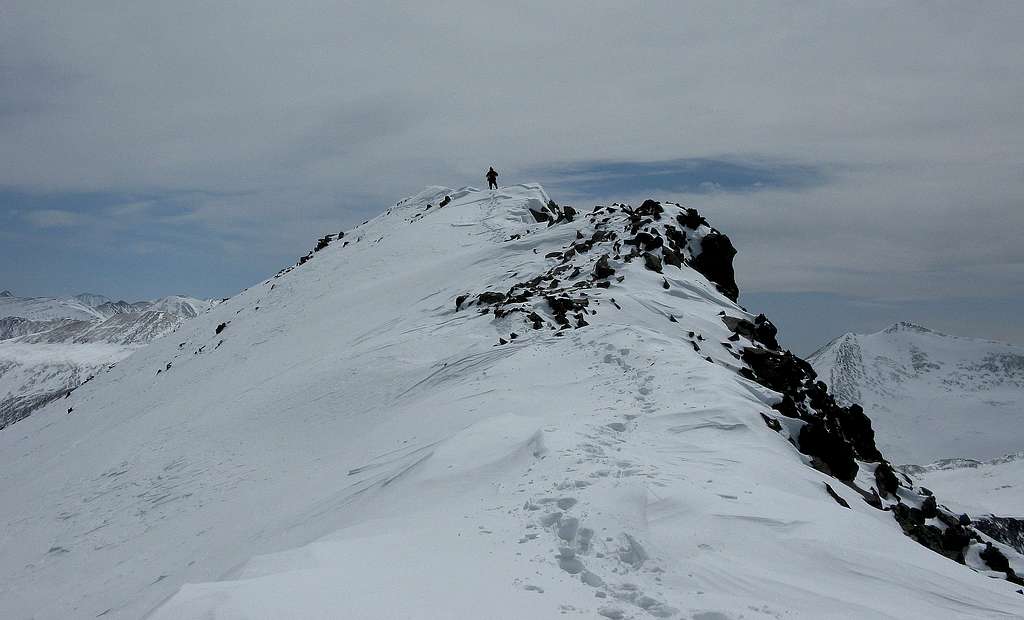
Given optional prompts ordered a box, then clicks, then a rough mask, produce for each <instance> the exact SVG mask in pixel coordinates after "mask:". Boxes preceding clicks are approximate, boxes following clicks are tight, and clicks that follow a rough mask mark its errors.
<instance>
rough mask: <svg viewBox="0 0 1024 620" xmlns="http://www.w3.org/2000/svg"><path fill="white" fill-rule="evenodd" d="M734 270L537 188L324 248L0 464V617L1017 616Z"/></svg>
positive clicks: (384, 219)
mask: <svg viewBox="0 0 1024 620" xmlns="http://www.w3.org/2000/svg"><path fill="white" fill-rule="evenodd" d="M442 204H443V206H442ZM732 252H734V250H732V246H731V244H729V243H728V239H727V238H726V237H725V236H724V235H722V234H721V233H719V232H718V231H715V230H714V229H713V228H712V227H711V226H710V225H708V223H707V222H706V221H704V220H703V218H701V217H700V215H699V214H697V213H696V212H695V211H692V210H688V209H685V208H683V207H680V206H678V205H674V204H671V203H656V202H653V201H652V202H650V203H644V204H642V205H640V206H637V207H628V206H624V205H610V206H604V207H599V208H596V209H587V210H582V209H580V210H576V209H569V208H566V207H559V206H557V205H553V204H550V202H549V198H548V196H547V195H546V194H545V193H544V191H543V190H542V189H541V188H540V187H539V186H535V185H526V186H514V187H507V188H502V189H501V190H498V191H495V192H482V191H477V190H474V189H472V188H464V189H462V190H457V191H453V190H447V189H445V188H430V189H428V190H427V191H425V192H423V193H421V194H420V195H418V196H415V197H412V198H410V199H406V200H403V201H401V202H400V203H398V204H397V205H396V206H395V207H393V208H392V209H390V210H389V211H388V212H386V213H385V214H383V215H381V216H379V217H377V218H375V219H373V220H371V221H369V222H367V223H366V224H364V225H361V226H359V227H357V228H355V229H354V230H349V231H344V233H343V234H341V233H332V234H329V235H325V236H324V237H322V238H321V239H320V240H319V241H318V242H317V244H316V247H315V249H314V251H312V252H311V253H310V254H309V255H307V256H306V257H304V258H303V259H302V260H301V261H300V263H301V264H300V265H297V266H294V267H290V268H288V269H285V270H283V271H282V272H281V273H280V274H278V275H277V276H275V277H273V278H270V279H268V280H266V281H264V282H261V283H259V284H257V285H256V286H253V287H251V288H250V289H248V290H247V291H245V292H243V293H241V294H240V295H238V296H236V297H234V298H232V299H229V300H227V301H226V302H224V303H223V304H221V305H218V306H217V307H215V308H213V309H212V310H211V311H210V312H208V313H206V314H203V315H201V316H199V317H197V318H196V319H194V320H192V321H189V322H187V323H185V324H184V325H182V327H181V328H179V330H178V332H177V333H176V334H175V336H174V338H172V339H162V340H159V341H157V342H155V343H154V344H153V345H151V346H149V347H146V348H144V349H142V350H140V351H139V352H138V353H136V354H135V355H133V356H132V357H131V358H129V359H128V360H126V361H124V362H122V363H121V364H118V365H117V366H116V367H115V368H113V369H112V370H110V371H109V372H104V373H102V374H101V375H99V376H98V377H97V378H96V380H94V381H92V382H90V383H89V384H87V385H85V386H83V387H82V388H80V389H79V390H76V392H75V393H74V394H73V395H72V396H71V398H70V399H68V403H66V404H67V405H68V406H70V407H73V409H74V412H73V414H71V415H68V414H67V413H66V412H65V411H64V409H65V403H61V404H60V405H59V406H57V405H52V406H49V407H47V408H45V409H43V410H42V411H40V412H39V413H38V414H36V415H34V416H32V417H31V418H29V419H28V420H26V421H24V422H22V423H20V424H19V425H18V429H19V430H18V433H17V434H13V433H7V434H2V435H0V519H2V523H3V526H4V531H5V533H6V538H5V539H4V540H3V542H2V544H3V547H2V549H0V569H2V570H3V574H2V575H0V576H2V577H3V578H2V579H0V607H2V608H4V609H7V610H11V611H12V615H13V616H14V617H24V616H29V615H35V616H37V617H68V616H84V617H95V616H102V617H114V618H135V617H141V616H145V615H146V614H148V613H150V612H152V616H151V617H155V618H208V617H246V618H258V617H265V618H277V617H305V618H333V617H352V618H385V617H386V618H394V617H411V618H465V617H487V618H524V617H529V618H554V617H565V616H577V615H579V616H582V617H604V618H646V617H673V618H701V619H702V620H707V619H711V618H740V617H743V618H779V617H791V618H792V617H804V618H822V617H830V616H831V617H866V618H883V617H888V618H893V617H901V618H902V617H943V618H968V617H979V616H981V617H984V616H990V617H1014V616H1019V615H1021V613H1024V597H1021V596H1020V595H1019V594H1017V593H1016V592H1015V589H1016V588H1019V587H1020V586H1019V585H1014V584H1011V583H1009V582H1008V581H1007V580H1006V579H1007V578H1008V577H1013V570H1014V569H1016V570H1022V569H1024V566H1021V564H1020V559H1019V556H1017V555H1015V554H1014V553H1013V552H1012V551H1011V550H1009V549H1008V548H1006V547H1004V546H1001V545H998V544H991V545H987V544H986V543H990V542H991V541H990V540H989V539H988V538H986V537H985V536H984V535H983V534H981V533H978V532H975V531H973V530H972V529H971V528H970V527H969V526H964V525H961V521H960V519H959V515H953V514H952V513H951V512H950V511H948V510H946V509H945V508H944V507H943V506H942V504H941V503H939V502H936V501H935V500H934V499H928V496H927V495H926V494H923V493H922V492H920V491H919V490H917V489H915V488H914V485H913V484H912V483H911V482H910V481H909V480H907V479H901V478H899V477H898V476H897V475H896V474H895V473H893V472H892V470H891V466H889V464H888V463H887V462H886V461H885V460H884V459H883V458H882V455H881V454H878V451H877V449H876V447H875V444H874V434H873V432H872V429H871V425H870V422H869V421H867V419H866V417H865V416H864V415H863V413H862V412H859V411H858V410H857V409H856V408H853V407H843V406H840V405H838V404H837V403H835V402H834V400H832V399H831V396H830V395H829V394H828V393H827V392H826V391H825V390H824V388H822V387H821V386H818V385H817V384H816V383H815V381H814V375H813V371H811V370H810V367H809V366H808V365H807V364H806V363H805V362H803V360H799V359H798V358H795V356H792V355H790V354H787V353H785V352H783V351H781V350H779V348H778V347H777V343H775V333H774V328H773V326H772V325H771V322H770V321H768V320H767V319H766V318H764V317H760V316H754V315H753V314H750V313H747V312H746V311H745V310H743V309H742V308H740V307H739V306H737V305H736V303H735V301H734V300H735V297H736V292H737V291H736V290H735V283H734V282H732V281H731V259H732ZM939 501H941V499H940V500H939ZM894 517H895V518H894ZM908 534H909V536H908ZM911 537H913V539H912V538H911ZM915 540H916V541H919V542H920V543H921V544H918V542H915ZM936 551H938V552H939V553H936ZM943 554H944V555H947V556H948V557H943ZM954 560H959V561H961V562H963V563H965V564H967V566H964V565H962V564H960V563H958V562H957V561H954ZM1003 563H1005V566H1004V565H1003ZM969 567H970V568H969ZM972 568H973V569H974V570H972ZM989 577H996V578H995V579H990V578H989ZM55 588H56V589H59V591H60V593H61V595H60V596H59V597H55V596H53V591H54V589H55Z"/></svg>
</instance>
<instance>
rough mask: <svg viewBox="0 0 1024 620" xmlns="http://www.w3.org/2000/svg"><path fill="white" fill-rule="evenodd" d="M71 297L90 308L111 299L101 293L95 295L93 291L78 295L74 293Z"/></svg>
mask: <svg viewBox="0 0 1024 620" xmlns="http://www.w3.org/2000/svg"><path fill="white" fill-rule="evenodd" d="M72 299H74V300H75V301H78V302H80V303H83V304H85V305H87V306H89V307H90V308H95V307H97V306H102V305H103V304H105V303H108V302H110V301H111V300H110V298H109V297H105V296H103V295H97V294H95V293H79V294H78V295H75V296H74V297H72Z"/></svg>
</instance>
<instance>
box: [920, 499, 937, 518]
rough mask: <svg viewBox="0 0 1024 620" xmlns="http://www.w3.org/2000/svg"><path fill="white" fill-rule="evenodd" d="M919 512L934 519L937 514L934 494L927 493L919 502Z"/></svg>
mask: <svg viewBox="0 0 1024 620" xmlns="http://www.w3.org/2000/svg"><path fill="white" fill-rule="evenodd" d="M921 514H922V515H923V516H924V518H925V519H934V518H935V517H936V516H937V515H938V514H939V510H938V505H937V503H936V501H935V496H934V495H929V496H928V497H926V498H924V501H923V502H921Z"/></svg>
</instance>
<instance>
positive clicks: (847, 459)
mask: <svg viewBox="0 0 1024 620" xmlns="http://www.w3.org/2000/svg"><path fill="white" fill-rule="evenodd" d="M797 443H798V444H799V445H798V446H797V447H798V448H799V449H800V451H801V452H803V453H804V454H807V455H809V456H813V457H816V458H817V459H818V460H819V461H821V463H822V464H824V465H825V466H826V467H827V468H828V473H830V474H832V475H833V476H835V477H836V478H838V479H840V480H843V481H850V480H853V478H854V476H856V475H857V462H856V461H855V460H854V458H853V450H852V449H851V448H850V446H849V445H847V444H846V442H844V441H843V440H842V438H840V437H839V436H838V435H837V434H836V433H830V432H829V431H828V429H827V428H826V427H825V424H824V422H822V421H820V420H811V421H810V422H808V423H807V424H805V425H804V427H803V428H801V429H800V436H799V439H798V440H797Z"/></svg>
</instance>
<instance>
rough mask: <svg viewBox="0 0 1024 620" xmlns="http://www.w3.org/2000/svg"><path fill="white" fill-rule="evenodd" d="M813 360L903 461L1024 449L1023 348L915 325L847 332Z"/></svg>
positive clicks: (981, 455) (989, 455)
mask: <svg viewBox="0 0 1024 620" xmlns="http://www.w3.org/2000/svg"><path fill="white" fill-rule="evenodd" d="M808 361H810V362H811V364H812V365H813V366H814V368H815V370H816V371H817V372H818V374H819V375H820V377H821V378H822V380H824V381H825V382H826V383H827V384H829V386H831V388H832V391H833V393H834V394H835V395H836V398H837V399H838V400H840V401H841V402H846V403H853V402H856V403H860V404H861V405H863V406H864V408H865V411H866V412H867V413H868V415H869V416H870V417H871V419H872V421H873V423H874V425H875V427H876V428H877V429H878V431H879V433H878V437H879V439H878V443H879V445H880V446H881V447H882V448H883V450H884V451H885V452H886V453H888V454H890V455H892V457H893V458H894V459H896V460H897V462H901V463H916V464H924V463H931V462H934V461H938V460H940V459H947V458H972V459H982V460H984V459H991V458H996V457H999V456H1001V455H1003V454H1006V453H1010V452H1015V451H1017V450H1021V449H1024V445H1022V443H1021V442H1022V435H1021V433H1020V432H1019V430H1018V429H1019V425H1020V421H1019V417H1018V414H1019V412H1020V411H1021V410H1022V408H1024V347H1020V346H1016V345H1011V344H1007V343H1002V342H995V341H992V340H983V339H979V338H968V337H963V336H952V335H948V334H943V333H940V332H936V331H933V330H931V329H928V328H927V327H923V326H921V325H917V324H914V323H909V322H900V323H896V324H895V325H892V326H890V327H888V328H886V329H884V330H881V331H878V332H875V333H872V334H852V333H851V334H844V335H843V336H841V337H839V338H836V339H835V340H833V341H832V342H830V343H829V344H827V345H825V346H824V347H822V348H821V349H819V350H818V351H816V352H815V353H814V354H812V355H811V356H810V357H809V358H808Z"/></svg>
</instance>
